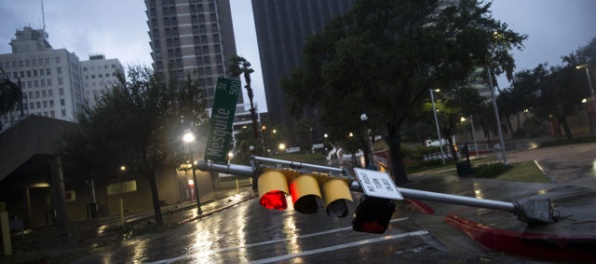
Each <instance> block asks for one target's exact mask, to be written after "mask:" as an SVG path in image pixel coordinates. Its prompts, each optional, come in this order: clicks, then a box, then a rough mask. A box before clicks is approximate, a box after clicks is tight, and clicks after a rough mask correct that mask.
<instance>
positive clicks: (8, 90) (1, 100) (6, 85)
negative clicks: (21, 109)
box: [0, 68, 23, 116]
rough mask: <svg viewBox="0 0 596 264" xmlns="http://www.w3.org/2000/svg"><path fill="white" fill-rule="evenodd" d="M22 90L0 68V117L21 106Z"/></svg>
mask: <svg viewBox="0 0 596 264" xmlns="http://www.w3.org/2000/svg"><path fill="white" fill-rule="evenodd" d="M22 97H23V94H22V92H21V88H20V87H19V86H18V85H17V84H15V83H14V82H12V81H11V80H10V79H9V78H8V76H7V75H6V73H5V72H4V70H2V69H1V68H0V116H2V115H3V114H6V113H9V112H11V111H13V110H14V109H15V108H16V107H17V106H18V105H20V104H21V99H22Z"/></svg>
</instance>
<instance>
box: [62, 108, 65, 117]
mask: <svg viewBox="0 0 596 264" xmlns="http://www.w3.org/2000/svg"><path fill="white" fill-rule="evenodd" d="M65 116H66V110H64V109H62V117H65Z"/></svg>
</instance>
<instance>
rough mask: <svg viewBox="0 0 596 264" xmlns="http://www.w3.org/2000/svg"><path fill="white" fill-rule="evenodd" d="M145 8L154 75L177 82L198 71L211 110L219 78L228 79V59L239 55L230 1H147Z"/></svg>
mask: <svg viewBox="0 0 596 264" xmlns="http://www.w3.org/2000/svg"><path fill="white" fill-rule="evenodd" d="M145 4H146V6H147V17H148V22H147V24H148V25H149V32H148V33H149V36H150V39H151V43H150V44H151V49H152V52H151V56H152V58H153V67H154V69H155V71H156V72H160V73H163V74H164V75H165V76H166V78H170V77H176V78H177V79H178V80H182V78H183V77H184V75H185V74H186V73H188V72H194V71H196V72H197V73H198V75H199V78H200V82H201V84H202V89H204V95H205V97H206V98H207V104H208V107H211V106H212V104H213V98H214V95H215V85H216V84H217V78H218V77H223V76H225V75H226V65H227V64H228V63H229V58H230V57H231V56H232V55H234V54H236V45H235V42H234V30H233V27H232V15H231V10H230V3H229V0H145ZM171 74H173V75H174V76H171ZM239 102H242V96H239Z"/></svg>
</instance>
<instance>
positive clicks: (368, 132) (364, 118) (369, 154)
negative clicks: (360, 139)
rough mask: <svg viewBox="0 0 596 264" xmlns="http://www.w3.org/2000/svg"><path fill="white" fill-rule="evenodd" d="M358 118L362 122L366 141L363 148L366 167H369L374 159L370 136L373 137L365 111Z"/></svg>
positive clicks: (372, 164) (373, 162)
mask: <svg viewBox="0 0 596 264" xmlns="http://www.w3.org/2000/svg"><path fill="white" fill-rule="evenodd" d="M360 120H361V121H362V122H363V123H364V129H365V131H364V139H365V141H366V148H365V150H366V151H365V152H364V154H365V156H364V157H366V159H365V161H366V160H368V164H366V166H367V167H369V168H373V166H374V164H375V161H374V159H373V146H372V138H370V137H374V135H372V131H371V129H370V127H369V125H368V116H367V115H366V113H362V114H361V115H360ZM369 136H370V137H369Z"/></svg>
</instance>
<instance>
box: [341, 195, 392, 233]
mask: <svg viewBox="0 0 596 264" xmlns="http://www.w3.org/2000/svg"><path fill="white" fill-rule="evenodd" d="M394 211H395V204H394V203H393V202H391V200H389V199H385V198H377V197H372V196H368V195H366V194H365V195H362V198H360V202H359V203H358V205H357V206H356V211H355V212H354V216H353V218H352V229H354V231H359V232H365V233H376V234H382V233H385V230H387V227H388V226H389V221H390V220H391V216H392V215H393V212H394Z"/></svg>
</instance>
